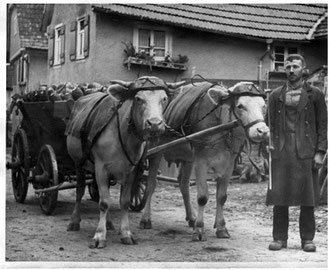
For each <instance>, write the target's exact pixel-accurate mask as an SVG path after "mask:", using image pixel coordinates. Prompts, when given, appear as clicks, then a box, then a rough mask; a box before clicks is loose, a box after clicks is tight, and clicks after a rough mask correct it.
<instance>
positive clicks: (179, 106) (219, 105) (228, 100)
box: [140, 83, 269, 241]
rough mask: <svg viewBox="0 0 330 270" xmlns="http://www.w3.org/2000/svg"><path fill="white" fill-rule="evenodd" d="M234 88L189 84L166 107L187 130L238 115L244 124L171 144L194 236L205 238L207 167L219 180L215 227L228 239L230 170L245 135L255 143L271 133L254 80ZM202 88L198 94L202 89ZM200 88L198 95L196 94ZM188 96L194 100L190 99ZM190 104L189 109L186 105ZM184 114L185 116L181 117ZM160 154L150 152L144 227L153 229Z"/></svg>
mask: <svg viewBox="0 0 330 270" xmlns="http://www.w3.org/2000/svg"><path fill="white" fill-rule="evenodd" d="M230 90H231V91H228V90H227V89H225V88H224V87H220V86H212V85H211V84H209V83H200V84H198V85H197V86H193V85H186V86H184V87H183V89H182V91H181V93H180V94H179V95H178V96H177V97H176V99H174V100H173V101H172V102H171V103H170V104H169V106H168V107H167V108H166V111H165V113H164V116H165V120H166V123H167V124H168V125H169V126H171V127H173V128H174V129H176V130H180V131H184V133H186V135H188V134H190V133H194V132H198V131H201V130H204V129H206V128H209V127H212V126H215V125H219V124H225V123H228V122H230V121H232V120H234V119H238V120H239V122H240V123H241V126H240V127H238V128H235V129H233V130H229V131H228V130H227V131H224V132H221V133H219V134H215V135H212V136H209V137H207V138H204V139H203V140H200V141H192V142H190V143H189V144H185V145H182V146H180V147H177V146H176V147H175V148H171V149H168V150H167V151H166V152H164V157H165V159H166V160H167V161H168V162H176V163H177V164H178V163H179V164H180V165H181V166H180V169H179V175H178V181H179V185H180V190H181V193H182V196H183V201H184V205H185V209H186V220H187V221H188V222H189V225H190V226H193V227H194V230H193V241H204V240H206V236H205V233H204V220H203V215H204V207H205V205H206V203H207V201H208V198H209V194H208V184H207V177H208V172H210V171H212V172H213V173H214V178H216V180H217V193H216V204H217V208H216V218H215V224H214V228H216V235H217V237H218V238H229V237H230V235H229V233H228V231H227V229H226V226H225V219H224V215H223V207H224V204H225V201H226V198H227V187H228V182H229V178H230V176H231V175H232V172H233V167H234V163H235V159H236V157H237V155H238V153H239V151H240V150H241V148H242V146H243V143H244V140H245V137H248V138H249V139H250V140H253V141H255V142H260V141H263V140H265V139H267V138H268V136H269V128H268V127H267V125H266V124H265V122H264V113H265V106H266V105H265V101H264V98H263V97H262V95H261V92H259V91H260V90H259V89H258V88H257V87H256V86H254V85H253V84H252V83H240V84H237V85H235V86H234V87H233V88H232V89H230ZM198 92H200V93H198ZM196 93H197V94H196ZM189 98H191V99H195V101H189ZM187 106H189V108H185V107H187ZM180 115H182V116H180ZM161 156H162V154H154V155H152V156H150V157H149V176H148V185H147V192H146V193H147V194H149V196H148V198H147V202H146V206H145V211H144V213H143V216H142V219H141V222H140V228H145V229H148V228H151V209H150V203H151V196H152V193H153V192H154V189H155V185H156V181H155V179H156V175H157V171H158V166H159V162H160V159H161ZM193 165H194V168H195V176H196V183H197V203H198V212H197V216H196V213H195V210H194V209H193V207H192V205H191V202H190V195H189V179H190V176H191V173H192V169H193Z"/></svg>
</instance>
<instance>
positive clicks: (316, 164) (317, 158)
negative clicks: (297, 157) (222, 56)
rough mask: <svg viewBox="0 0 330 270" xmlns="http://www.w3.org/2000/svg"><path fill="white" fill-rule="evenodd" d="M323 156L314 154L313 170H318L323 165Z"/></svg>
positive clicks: (318, 153) (317, 153) (319, 153)
mask: <svg viewBox="0 0 330 270" xmlns="http://www.w3.org/2000/svg"><path fill="white" fill-rule="evenodd" d="M323 159H324V154H323V153H321V152H316V154H315V156H314V167H315V169H317V170H318V169H320V168H321V166H322V165H323Z"/></svg>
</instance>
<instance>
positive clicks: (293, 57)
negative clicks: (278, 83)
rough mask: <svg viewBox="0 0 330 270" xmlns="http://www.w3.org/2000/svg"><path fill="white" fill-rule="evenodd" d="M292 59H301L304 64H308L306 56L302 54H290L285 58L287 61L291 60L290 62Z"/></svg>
mask: <svg viewBox="0 0 330 270" xmlns="http://www.w3.org/2000/svg"><path fill="white" fill-rule="evenodd" d="M292 60H301V62H302V64H303V66H306V61H305V58H304V57H303V56H302V55H300V54H289V55H288V56H287V57H286V59H285V61H290V62H291V61H292Z"/></svg>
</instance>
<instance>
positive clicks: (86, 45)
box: [84, 15, 89, 57]
mask: <svg viewBox="0 0 330 270" xmlns="http://www.w3.org/2000/svg"><path fill="white" fill-rule="evenodd" d="M84 29H85V41H84V56H85V57H87V56H88V54H89V15H86V17H85V25H84Z"/></svg>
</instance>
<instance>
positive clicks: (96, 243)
mask: <svg viewBox="0 0 330 270" xmlns="http://www.w3.org/2000/svg"><path fill="white" fill-rule="evenodd" d="M106 246H107V243H106V240H97V239H93V240H92V241H91V242H90V244H89V245H88V247H89V248H105V247H106Z"/></svg>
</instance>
